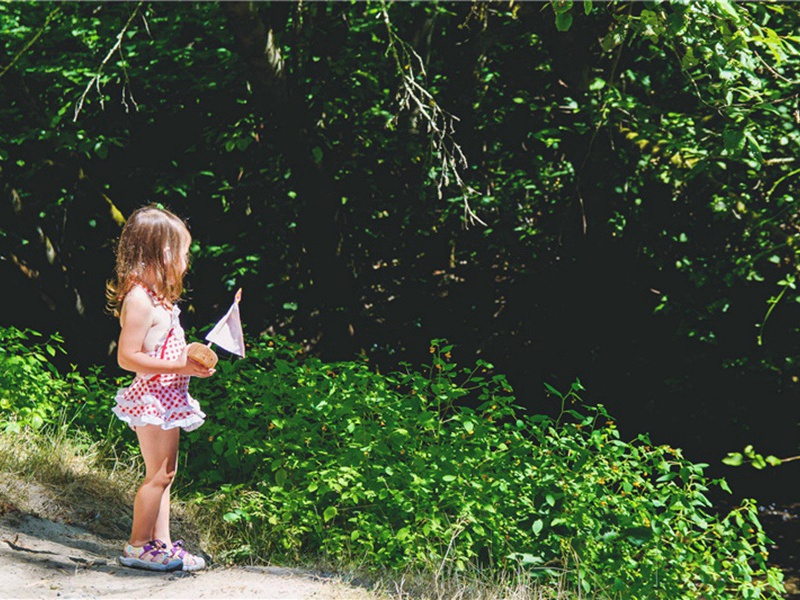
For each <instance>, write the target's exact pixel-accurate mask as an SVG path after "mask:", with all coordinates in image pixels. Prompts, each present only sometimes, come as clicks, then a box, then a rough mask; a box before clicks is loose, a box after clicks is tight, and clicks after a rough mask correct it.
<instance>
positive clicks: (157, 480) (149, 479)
mask: <svg viewBox="0 0 800 600" xmlns="http://www.w3.org/2000/svg"><path fill="white" fill-rule="evenodd" d="M174 479H175V469H174V468H173V469H171V470H168V469H167V461H166V460H165V461H164V463H163V464H162V465H161V468H160V469H159V470H158V471H156V472H155V473H153V474H149V473H148V474H147V475H146V476H145V478H144V485H154V486H157V487H160V488H166V487H168V486H169V485H171V484H172V481H173V480H174Z"/></svg>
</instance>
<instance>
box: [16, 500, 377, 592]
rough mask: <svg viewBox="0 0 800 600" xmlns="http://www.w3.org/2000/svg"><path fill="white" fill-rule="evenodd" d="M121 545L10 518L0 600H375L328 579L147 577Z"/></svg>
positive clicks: (213, 574) (293, 574)
mask: <svg viewBox="0 0 800 600" xmlns="http://www.w3.org/2000/svg"><path fill="white" fill-rule="evenodd" d="M122 543H123V542H122V540H109V539H105V538H102V537H100V536H98V535H96V534H93V533H91V532H89V531H87V530H85V529H82V528H79V527H74V526H71V525H65V524H61V523H56V522H53V521H49V520H46V519H42V518H39V517H36V516H32V515H30V514H25V513H21V512H18V511H13V512H9V513H7V514H5V515H4V516H3V517H2V518H0V598H4V599H5V598H8V599H12V598H13V599H17V598H20V599H22V598H127V599H129V600H130V599H135V598H148V599H150V598H158V599H164V600H169V599H173V598H187V599H191V600H196V599H200V598H213V599H219V600H222V599H227V598H263V599H267V600H269V599H278V598H280V599H282V600H294V599H298V600H301V599H302V600H304V599H311V598H313V599H314V600H376V598H377V597H378V596H377V595H375V594H372V593H370V592H369V591H367V590H365V589H363V588H358V587H355V586H350V585H347V584H345V583H342V582H340V581H337V580H335V579H333V578H325V577H317V576H314V575H312V574H309V573H304V572H301V571H297V570H293V569H283V568H278V567H238V568H210V569H207V570H205V571H201V572H199V573H184V572H175V573H151V572H147V571H138V570H135V569H128V568H125V567H121V566H119V565H118V564H117V562H116V557H117V554H118V553H119V550H120V548H121V547H122Z"/></svg>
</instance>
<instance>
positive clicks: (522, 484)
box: [186, 339, 782, 600]
mask: <svg viewBox="0 0 800 600" xmlns="http://www.w3.org/2000/svg"><path fill="white" fill-rule="evenodd" d="M450 350H451V346H447V345H444V344H443V342H441V341H438V340H436V341H434V342H433V345H432V347H431V353H432V361H431V365H430V366H429V367H426V372H424V373H422V372H417V371H413V370H410V369H408V370H406V371H405V372H393V373H389V374H385V375H381V374H379V373H376V372H374V371H373V370H371V369H370V367H369V365H368V364H367V363H366V362H342V363H335V364H328V363H325V362H323V361H320V360H319V359H317V358H314V357H306V356H304V355H303V351H302V349H300V348H299V347H296V346H294V345H292V344H290V343H287V342H286V341H285V340H281V339H272V340H262V341H258V342H257V343H255V344H254V345H253V346H252V348H251V351H250V356H249V357H248V358H247V359H244V360H236V361H226V360H222V361H221V362H220V364H219V365H218V374H217V375H216V376H215V377H213V378H211V379H208V380H202V381H201V380H198V381H195V382H193V384H192V385H193V386H194V387H193V393H194V395H195V396H196V397H198V398H199V399H200V401H201V402H202V404H203V408H204V410H205V411H206V412H207V413H208V415H209V419H208V421H207V423H206V425H205V426H204V427H203V428H201V429H200V430H198V431H196V432H194V433H192V434H190V435H191V436H192V437H193V443H192V444H191V446H190V451H191V452H192V453H193V456H191V457H190V459H189V460H188V464H187V467H186V468H187V469H188V470H189V471H190V473H191V476H192V477H193V478H194V480H195V482H196V485H197V488H196V489H197V493H198V495H199V497H200V498H201V499H203V500H205V501H208V500H212V501H213V502H212V503H210V504H209V506H212V505H213V506H217V507H219V508H220V511H221V513H220V514H221V516H222V518H223V519H224V526H225V528H226V531H225V535H226V536H227V539H228V541H227V542H226V546H225V548H224V549H225V550H226V551H227V554H228V556H229V557H230V558H232V559H237V558H242V559H245V560H252V558H253V557H254V556H256V557H261V558H264V559H268V560H275V559H283V560H286V559H289V560H301V558H302V557H303V556H305V557H308V556H314V555H323V556H325V557H326V558H328V559H333V560H336V561H343V562H358V563H360V564H362V565H364V566H367V567H373V568H376V569H377V568H386V567H389V568H394V569H398V570H402V569H407V568H410V567H423V568H425V567H427V568H442V567H443V566H447V567H448V568H450V567H452V568H456V569H464V568H466V567H467V566H468V565H469V564H474V563H479V564H483V565H488V566H490V567H512V566H513V567H517V566H518V565H520V564H522V565H524V566H527V567H530V569H531V572H532V573H536V574H538V575H539V576H541V577H543V578H546V577H549V576H555V575H556V574H558V573H563V572H564V571H566V572H567V574H568V576H569V578H570V579H572V581H573V582H575V583H576V584H577V585H580V586H582V587H583V588H584V590H585V591H586V592H587V593H592V594H593V596H597V595H603V596H608V597H621V596H624V597H626V598H669V599H670V600H674V599H678V598H697V597H709V598H763V597H778V591H779V590H781V589H782V586H781V574H780V572H779V571H778V570H776V569H769V568H768V567H767V566H766V559H767V551H766V543H767V540H766V537H765V535H764V533H763V530H762V528H761V525H760V523H759V521H758V518H757V512H756V507H755V506H754V504H753V503H752V502H749V501H746V502H744V503H743V505H742V506H741V507H739V508H737V509H735V510H733V511H732V512H731V513H730V514H728V515H727V516H724V517H721V518H720V517H717V516H715V515H714V514H713V512H711V511H710V508H711V504H710V502H709V500H708V499H707V497H706V493H707V492H708V490H709V486H721V487H722V488H723V489H727V486H726V484H725V483H724V481H722V480H716V481H709V480H708V479H707V478H706V477H704V475H703V469H704V467H705V465H702V464H693V463H691V462H689V461H687V460H685V459H684V458H683V457H682V455H681V452H680V450H677V449H673V448H670V447H668V446H653V445H652V444H651V443H650V442H649V440H648V438H647V437H646V436H644V435H642V436H639V437H638V438H637V439H635V440H633V441H631V442H625V441H623V440H621V439H620V436H619V433H618V430H617V429H616V428H615V426H614V423H613V420H612V419H611V418H610V417H609V415H608V414H607V413H606V411H605V410H604V409H603V407H602V406H595V407H591V406H583V405H582V403H581V401H580V398H579V396H578V394H579V392H580V391H581V389H582V388H581V386H580V384H579V383H575V384H573V386H572V388H571V389H570V390H569V391H568V392H567V393H564V394H562V393H561V392H559V391H557V390H555V389H552V388H549V390H550V392H551V393H552V395H553V396H554V397H555V398H557V399H558V400H559V401H560V402H561V408H562V410H561V413H560V415H559V416H558V417H557V418H549V417H546V416H542V415H534V416H527V415H525V414H523V412H522V411H521V410H520V409H519V407H517V406H516V405H515V404H514V396H513V392H512V389H511V387H510V386H509V384H508V382H507V381H506V379H505V378H504V377H503V376H502V375H497V374H494V373H493V372H492V366H491V365H490V364H488V363H485V362H482V361H478V363H477V365H476V366H475V367H474V368H472V369H463V368H462V369H459V368H458V367H457V366H456V365H455V364H453V363H452V362H450V360H449V358H450ZM676 565H679V567H676Z"/></svg>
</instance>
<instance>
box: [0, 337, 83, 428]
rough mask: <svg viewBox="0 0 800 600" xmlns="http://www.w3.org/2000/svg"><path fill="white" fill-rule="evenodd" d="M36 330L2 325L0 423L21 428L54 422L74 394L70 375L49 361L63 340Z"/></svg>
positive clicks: (0, 344)
mask: <svg viewBox="0 0 800 600" xmlns="http://www.w3.org/2000/svg"><path fill="white" fill-rule="evenodd" d="M41 338H42V336H41V334H39V333H37V332H35V331H30V330H26V331H20V330H19V329H14V328H8V329H3V328H0V427H4V428H5V429H7V430H12V431H19V430H21V428H23V427H32V428H34V429H38V428H40V427H42V426H43V425H44V424H45V423H48V422H51V421H52V420H53V419H54V418H55V416H56V415H57V412H58V409H59V407H60V406H62V405H63V404H65V403H66V402H67V400H68V399H69V397H70V395H71V389H72V388H71V381H70V376H67V377H62V376H61V375H60V374H59V372H58V370H57V369H56V368H55V367H54V366H53V365H52V364H51V363H50V361H49V360H48V358H47V356H50V357H51V358H52V357H54V356H55V355H56V353H57V352H59V351H60V344H61V342H62V341H63V340H62V339H61V338H60V337H58V336H53V337H52V338H50V339H48V340H41Z"/></svg>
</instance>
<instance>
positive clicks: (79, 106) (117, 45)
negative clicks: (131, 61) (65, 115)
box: [72, 2, 142, 122]
mask: <svg viewBox="0 0 800 600" xmlns="http://www.w3.org/2000/svg"><path fill="white" fill-rule="evenodd" d="M141 6H142V2H138V3H137V4H136V7H135V8H134V9H133V10H132V11H131V16H130V17H128V20H127V22H126V23H125V25H124V26H123V27H122V29H121V30H120V32H119V33H118V34H117V41H116V43H115V44H114V45H113V46H112V47H111V50H109V51H108V54H106V57H105V58H104V59H103V62H101V63H100V67H99V68H98V69H97V73H96V74H95V76H94V77H92V78H91V79H90V80H89V83H88V84H86V89H85V90H83V94H81V97H80V99H79V100H78V104H77V105H76V106H75V117H74V118H73V119H72V120H73V122H74V121H77V120H78V115H80V112H81V109H82V108H83V102H84V100H86V96H87V95H88V93H89V90H91V89H92V86H93V85H94V86H96V87H97V94H98V95H99V96H100V106H101V107H103V106H104V103H103V96H102V93H101V91H100V76H101V75H102V74H103V68H104V67H105V66H106V64H107V63H108V61H109V60H111V57H112V56H114V53H115V52H117V51H119V52H120V54H121V52H122V50H121V47H122V38H123V37H125V32H126V31H128V28H129V27H130V25H131V23H132V22H133V19H134V17H136V15H137V14H139V8H140V7H141ZM125 80H126V82H128V83H130V81H129V80H128V75H127V71H126V72H125ZM122 99H123V104H124V105H125V107H126V108H127V104H126V103H125V90H124V87H123V91H122ZM131 101H133V104H134V105H136V102H135V101H134V100H133V95H131Z"/></svg>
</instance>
